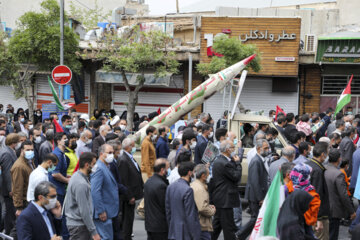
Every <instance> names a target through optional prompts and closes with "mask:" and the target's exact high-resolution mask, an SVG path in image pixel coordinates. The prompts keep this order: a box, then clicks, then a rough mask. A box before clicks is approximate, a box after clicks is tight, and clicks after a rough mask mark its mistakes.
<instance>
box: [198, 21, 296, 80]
mask: <svg viewBox="0 0 360 240" xmlns="http://www.w3.org/2000/svg"><path fill="white" fill-rule="evenodd" d="M300 24H301V19H300V18H240V17H202V19H201V50H200V59H201V62H210V61H211V57H209V56H207V40H206V39H205V38H204V34H209V33H212V34H213V35H214V36H215V35H216V34H218V33H221V32H222V29H230V30H231V34H229V35H230V37H237V38H239V37H240V36H242V38H243V39H244V37H245V35H246V34H248V35H249V36H250V31H255V30H258V31H261V32H263V33H264V34H265V31H267V33H268V38H269V36H270V34H274V38H275V39H278V37H279V35H282V34H283V31H285V33H286V34H288V35H290V34H295V39H291V40H290V39H286V40H285V39H283V40H281V41H279V42H275V41H273V42H270V41H269V39H267V40H265V39H252V40H248V41H246V42H245V43H244V44H254V45H256V46H257V47H258V49H259V51H260V53H261V66H262V70H261V71H260V72H259V73H254V72H252V71H250V73H249V74H250V75H261V76H297V75H298V61H299V42H300ZM275 57H295V61H294V62H276V61H275Z"/></svg>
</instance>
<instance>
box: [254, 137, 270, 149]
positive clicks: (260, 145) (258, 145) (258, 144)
mask: <svg viewBox="0 0 360 240" xmlns="http://www.w3.org/2000/svg"><path fill="white" fill-rule="evenodd" d="M264 143H266V144H267V145H269V142H268V141H267V140H266V139H259V140H257V141H256V149H259V148H262V146H263V144H264Z"/></svg>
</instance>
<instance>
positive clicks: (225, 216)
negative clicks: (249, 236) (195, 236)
mask: <svg viewBox="0 0 360 240" xmlns="http://www.w3.org/2000/svg"><path fill="white" fill-rule="evenodd" d="M220 152H221V154H220V155H219V156H218V157H217V158H216V159H215V161H214V164H213V168H212V174H213V177H212V179H211V183H210V199H211V201H212V203H213V204H214V205H215V207H216V213H215V216H214V219H213V229H214V231H213V233H212V237H211V239H217V238H218V237H219V235H220V232H221V230H223V231H224V239H225V240H227V239H235V233H236V231H237V228H236V226H235V222H234V212H233V208H236V207H238V206H239V205H240V200H239V192H238V188H237V183H238V181H239V180H240V179H241V162H240V158H239V156H237V155H235V154H234V153H235V146H234V143H233V142H232V141H229V140H226V141H222V142H221V144H220Z"/></svg>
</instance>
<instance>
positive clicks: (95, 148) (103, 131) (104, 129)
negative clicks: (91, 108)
mask: <svg viewBox="0 0 360 240" xmlns="http://www.w3.org/2000/svg"><path fill="white" fill-rule="evenodd" d="M109 131H110V127H109V126H108V125H101V127H100V130H99V132H100V135H99V136H97V137H96V138H95V139H94V141H93V142H92V152H93V153H95V154H96V156H99V154H98V153H99V148H100V147H101V146H102V145H104V144H105V141H106V135H107V134H108V132H109Z"/></svg>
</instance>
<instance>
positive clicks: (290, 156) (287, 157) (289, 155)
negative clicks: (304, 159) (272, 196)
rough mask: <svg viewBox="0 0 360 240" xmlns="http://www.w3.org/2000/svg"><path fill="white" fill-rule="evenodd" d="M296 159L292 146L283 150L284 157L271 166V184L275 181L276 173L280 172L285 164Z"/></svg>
mask: <svg viewBox="0 0 360 240" xmlns="http://www.w3.org/2000/svg"><path fill="white" fill-rule="evenodd" d="M294 159H295V149H294V148H293V147H292V146H287V147H285V148H283V149H282V157H281V158H280V159H279V160H276V161H275V162H272V163H271V164H270V168H269V177H270V182H272V180H273V179H274V177H275V175H276V173H277V172H278V171H279V169H280V167H281V165H282V164H283V163H287V162H292V161H294Z"/></svg>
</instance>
